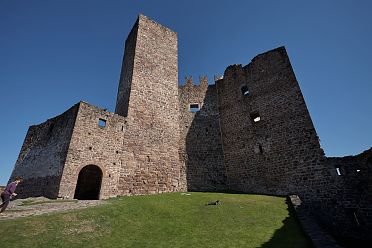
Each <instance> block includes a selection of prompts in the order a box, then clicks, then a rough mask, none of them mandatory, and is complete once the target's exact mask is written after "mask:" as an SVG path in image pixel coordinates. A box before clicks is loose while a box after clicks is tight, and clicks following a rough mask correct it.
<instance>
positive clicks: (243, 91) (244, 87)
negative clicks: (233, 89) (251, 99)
mask: <svg viewBox="0 0 372 248" xmlns="http://www.w3.org/2000/svg"><path fill="white" fill-rule="evenodd" d="M240 89H241V91H242V94H243V96H247V95H249V93H250V92H249V89H248V86H246V85H244V86H242V87H241V88H240Z"/></svg>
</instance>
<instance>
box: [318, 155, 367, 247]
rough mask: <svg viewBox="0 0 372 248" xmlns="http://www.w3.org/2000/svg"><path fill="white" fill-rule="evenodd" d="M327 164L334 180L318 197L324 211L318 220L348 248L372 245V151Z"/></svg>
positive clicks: (330, 161)
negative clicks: (348, 247)
mask: <svg viewBox="0 0 372 248" xmlns="http://www.w3.org/2000/svg"><path fill="white" fill-rule="evenodd" d="M326 164H327V166H328V169H329V171H330V172H331V174H332V178H331V180H330V181H329V183H328V185H324V186H325V187H323V190H322V191H321V193H320V194H319V196H318V200H319V201H320V202H321V205H322V208H323V209H322V211H321V214H319V213H318V214H316V217H317V219H318V221H319V222H320V223H321V224H323V226H324V227H326V228H327V229H328V230H329V231H330V232H331V233H332V234H333V235H334V236H335V237H337V239H338V240H340V241H341V242H343V243H345V244H347V245H349V246H351V245H354V247H364V246H363V245H365V244H368V243H369V245H370V242H371V241H372V240H371V237H372V236H371V232H372V207H371V206H372V148H371V149H369V150H367V151H365V152H363V153H361V154H359V155H357V156H346V157H341V158H335V157H332V158H327V159H326ZM366 247H367V246H366Z"/></svg>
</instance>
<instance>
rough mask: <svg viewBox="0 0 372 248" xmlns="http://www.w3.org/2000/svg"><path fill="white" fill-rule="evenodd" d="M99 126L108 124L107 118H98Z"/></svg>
mask: <svg viewBox="0 0 372 248" xmlns="http://www.w3.org/2000/svg"><path fill="white" fill-rule="evenodd" d="M98 126H100V127H105V126H106V120H104V119H101V118H100V119H99V120H98Z"/></svg>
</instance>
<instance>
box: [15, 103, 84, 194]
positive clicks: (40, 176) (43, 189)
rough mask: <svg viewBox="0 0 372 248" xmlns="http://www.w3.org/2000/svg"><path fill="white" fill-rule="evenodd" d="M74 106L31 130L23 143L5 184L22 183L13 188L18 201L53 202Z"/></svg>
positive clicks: (66, 146) (76, 107) (75, 109)
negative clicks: (45, 199)
mask: <svg viewBox="0 0 372 248" xmlns="http://www.w3.org/2000/svg"><path fill="white" fill-rule="evenodd" d="M77 109H78V106H77V105H75V106H73V107H72V108H70V109H69V110H67V111H66V112H64V113H63V114H61V115H59V116H57V117H54V118H52V119H49V120H47V121H46V122H44V123H42V124H39V125H34V126H31V127H30V128H29V129H28V131H27V135H26V138H25V140H24V142H23V146H22V149H21V151H20V153H19V156H18V159H17V162H16V164H15V167H14V169H13V172H12V175H11V177H10V179H9V182H11V181H13V180H14V178H15V177H16V176H21V177H22V178H23V179H24V180H23V182H22V183H21V184H19V185H18V187H17V193H18V197H19V198H25V197H31V196H45V197H49V198H56V197H57V195H58V191H59V187H60V180H61V175H62V172H63V169H64V164H65V160H66V154H67V149H68V146H69V142H70V138H71V134H72V130H73V127H74V123H75V118H76V114H77Z"/></svg>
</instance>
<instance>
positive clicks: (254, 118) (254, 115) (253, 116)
mask: <svg viewBox="0 0 372 248" xmlns="http://www.w3.org/2000/svg"><path fill="white" fill-rule="evenodd" d="M251 119H252V121H253V122H255V123H256V122H259V121H261V116H260V114H259V113H258V112H254V113H251Z"/></svg>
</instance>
